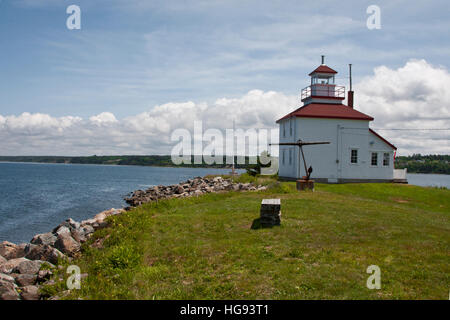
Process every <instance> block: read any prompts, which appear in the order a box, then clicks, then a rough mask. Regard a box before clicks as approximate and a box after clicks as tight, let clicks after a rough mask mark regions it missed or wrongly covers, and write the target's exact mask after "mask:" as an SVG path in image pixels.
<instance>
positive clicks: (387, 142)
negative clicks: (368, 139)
mask: <svg viewBox="0 0 450 320" xmlns="http://www.w3.org/2000/svg"><path fill="white" fill-rule="evenodd" d="M369 131H370V132H372V133H373V134H374V135H375V136H377V137H378V138H380V139H381V140H383V141H384V142H385V143H386V144H388V145H389V146H390V147H391V148H393V149H394V150H397V147H396V146H394V145H393V144H392V143H390V142H389V141H387V140H386V139H385V138H383V137H382V136H380V135H379V134H378V133H376V132H375V131H373V130H372V129H370V128H369ZM394 157H395V156H394Z"/></svg>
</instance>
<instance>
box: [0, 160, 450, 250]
mask: <svg viewBox="0 0 450 320" xmlns="http://www.w3.org/2000/svg"><path fill="white" fill-rule="evenodd" d="M229 171H230V170H228V169H209V168H208V169H206V168H201V169H194V168H161V167H139V166H107V165H76V164H70V165H68V164H36V163H1V162H0V241H3V240H8V241H11V242H15V243H20V242H28V241H30V240H31V238H32V237H33V236H34V235H35V234H38V233H44V232H49V231H51V230H52V229H53V228H54V227H55V226H56V225H58V224H59V223H61V222H62V221H64V220H65V219H67V218H73V219H75V220H77V221H81V220H84V219H87V218H91V217H93V216H94V215H95V214H97V213H98V212H101V211H103V210H107V209H109V208H113V207H115V208H121V207H123V206H125V205H126V203H125V201H123V198H124V197H125V196H127V195H128V194H129V193H130V192H132V191H134V190H137V189H146V188H148V187H150V186H153V185H169V184H175V183H178V182H181V181H185V180H187V179H189V178H193V177H196V176H204V175H207V174H215V173H228V172H229ZM408 181H409V183H410V184H416V185H421V186H445V187H447V188H450V175H437V174H408Z"/></svg>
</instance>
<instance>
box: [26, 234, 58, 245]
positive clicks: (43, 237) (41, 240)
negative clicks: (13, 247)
mask: <svg viewBox="0 0 450 320" xmlns="http://www.w3.org/2000/svg"><path fill="white" fill-rule="evenodd" d="M55 242H56V236H55V235H54V234H53V233H51V232H47V233H41V234H37V235H35V236H34V237H33V239H31V243H32V244H36V245H38V244H46V245H49V246H54V245H55Z"/></svg>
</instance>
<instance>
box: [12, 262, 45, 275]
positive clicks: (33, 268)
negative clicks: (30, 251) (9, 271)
mask: <svg viewBox="0 0 450 320" xmlns="http://www.w3.org/2000/svg"><path fill="white" fill-rule="evenodd" d="M44 262H45V261H42V260H26V261H22V262H21V263H19V264H18V265H17V266H16V267H15V268H14V269H13V272H16V273H20V274H33V275H35V274H37V273H38V272H39V270H40V269H41V266H42V264H43V263H44Z"/></svg>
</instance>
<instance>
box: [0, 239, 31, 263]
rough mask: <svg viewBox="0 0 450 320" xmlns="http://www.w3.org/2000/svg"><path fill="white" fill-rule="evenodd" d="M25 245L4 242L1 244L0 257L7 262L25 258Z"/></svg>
mask: <svg viewBox="0 0 450 320" xmlns="http://www.w3.org/2000/svg"><path fill="white" fill-rule="evenodd" d="M25 245H26V244H20V245H17V244H14V243H12V242H9V241H3V242H2V243H0V256H2V257H4V258H5V259H7V260H10V259H17V258H22V257H24V256H25V252H24V249H25Z"/></svg>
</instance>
